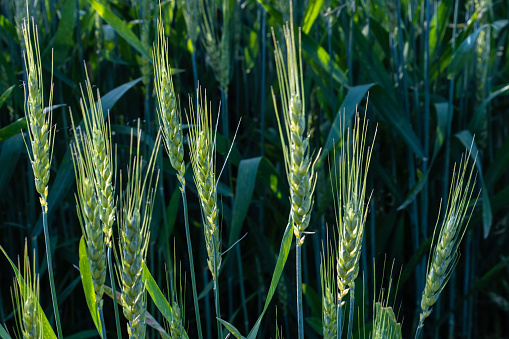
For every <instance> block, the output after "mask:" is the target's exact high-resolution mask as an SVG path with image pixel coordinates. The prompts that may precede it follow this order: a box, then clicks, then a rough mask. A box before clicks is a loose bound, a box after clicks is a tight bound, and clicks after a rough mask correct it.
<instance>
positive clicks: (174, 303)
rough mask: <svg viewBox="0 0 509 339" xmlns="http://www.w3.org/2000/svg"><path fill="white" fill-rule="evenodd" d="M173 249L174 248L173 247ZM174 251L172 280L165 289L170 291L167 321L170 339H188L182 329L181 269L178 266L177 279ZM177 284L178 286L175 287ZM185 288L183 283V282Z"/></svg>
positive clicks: (182, 297)
mask: <svg viewBox="0 0 509 339" xmlns="http://www.w3.org/2000/svg"><path fill="white" fill-rule="evenodd" d="M173 248H174V249H175V246H174V247H173ZM175 257H176V255H175V251H174V252H173V274H172V277H173V279H170V281H169V286H168V287H167V289H168V290H169V291H170V304H171V315H170V321H169V324H168V325H169V328H170V337H171V338H172V339H185V338H188V336H187V333H186V331H185V329H184V323H185V307H184V306H185V304H184V295H185V294H186V293H185V290H184V289H183V288H182V280H181V278H182V268H181V267H180V266H179V272H178V276H179V278H177V266H176V263H175V262H176V260H175ZM177 282H178V285H177ZM184 286H185V282H184Z"/></svg>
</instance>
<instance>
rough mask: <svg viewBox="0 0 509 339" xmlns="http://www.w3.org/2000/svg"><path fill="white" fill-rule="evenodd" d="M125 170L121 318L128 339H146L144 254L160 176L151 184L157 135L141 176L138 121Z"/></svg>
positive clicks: (158, 141) (120, 224)
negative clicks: (128, 166) (126, 175)
mask: <svg viewBox="0 0 509 339" xmlns="http://www.w3.org/2000/svg"><path fill="white" fill-rule="evenodd" d="M132 140H133V137H132V135H131V157H130V158H131V159H132V160H131V162H132V163H131V166H130V168H129V170H128V184H127V188H126V192H125V195H122V194H121V196H124V199H123V200H122V201H121V205H120V218H119V248H120V263H118V266H119V276H120V280H121V283H122V294H121V301H122V305H123V308H124V316H125V318H126V319H127V322H128V324H127V332H128V334H129V337H134V338H138V339H142V338H145V334H146V333H145V332H146V329H145V327H146V324H145V318H146V299H147V293H146V288H145V285H144V283H143V280H142V272H143V265H144V264H145V259H146V255H147V247H148V242H149V238H150V234H149V226H150V220H151V217H152V209H153V206H154V203H153V199H154V196H155V192H154V189H153V188H154V187H156V186H157V181H158V179H159V174H157V176H156V179H155V183H153V173H154V166H155V160H156V154H157V152H158V149H159V143H160V135H159V133H158V135H157V138H156V142H155V145H154V149H153V150H152V155H151V157H150V159H149V161H148V164H147V165H146V168H145V175H143V173H142V171H143V159H142V158H141V157H140V143H141V130H140V126H139V122H138V133H137V144H136V154H135V156H134V159H133V157H132V146H133V145H132Z"/></svg>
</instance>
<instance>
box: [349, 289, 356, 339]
mask: <svg viewBox="0 0 509 339" xmlns="http://www.w3.org/2000/svg"><path fill="white" fill-rule="evenodd" d="M349 294H350V312H349V313H350V314H349V316H348V339H352V335H353V314H354V313H355V285H354V286H352V287H350V292H349Z"/></svg>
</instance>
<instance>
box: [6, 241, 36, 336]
mask: <svg viewBox="0 0 509 339" xmlns="http://www.w3.org/2000/svg"><path fill="white" fill-rule="evenodd" d="M18 261H19V259H18ZM30 266H32V264H31V263H30V259H29V258H28V246H27V243H26V240H25V252H24V256H23V269H21V264H20V263H19V262H18V271H19V272H20V274H21V272H23V275H22V276H20V277H17V278H16V279H14V280H15V281H14V293H13V296H12V298H13V303H14V306H15V308H17V311H16V314H15V319H16V325H17V327H18V329H19V331H20V334H21V337H22V338H23V339H39V338H42V337H43V332H42V330H43V328H42V326H43V325H42V311H41V310H40V306H39V275H38V274H35V260H34V261H33V267H32V268H30ZM32 272H33V273H32ZM21 279H22V280H23V281H21ZM11 292H12V291H11ZM38 307H39V309H38Z"/></svg>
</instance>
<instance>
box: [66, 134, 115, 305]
mask: <svg viewBox="0 0 509 339" xmlns="http://www.w3.org/2000/svg"><path fill="white" fill-rule="evenodd" d="M76 141H77V144H74V145H71V150H72V160H73V165H74V172H75V175H76V186H77V196H76V209H77V212H78V217H79V220H80V225H81V230H82V232H83V236H84V237H85V243H86V247H87V257H88V263H89V265H90V272H91V274H92V283H93V285H94V292H95V299H96V303H97V304H98V307H99V308H102V304H103V300H102V296H103V294H104V282H105V281H106V242H105V240H104V238H105V235H104V233H103V230H102V226H101V219H100V215H101V210H102V207H101V205H100V204H99V199H98V197H97V193H96V187H95V185H94V170H93V166H92V160H91V159H90V157H91V156H92V146H91V142H92V141H91V140H90V139H88V138H87V137H86V136H84V135H83V134H82V133H81V132H80V131H79V130H78V134H77V135H76Z"/></svg>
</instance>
